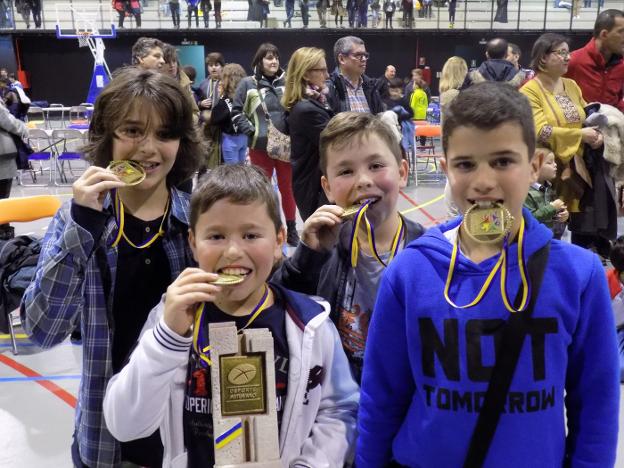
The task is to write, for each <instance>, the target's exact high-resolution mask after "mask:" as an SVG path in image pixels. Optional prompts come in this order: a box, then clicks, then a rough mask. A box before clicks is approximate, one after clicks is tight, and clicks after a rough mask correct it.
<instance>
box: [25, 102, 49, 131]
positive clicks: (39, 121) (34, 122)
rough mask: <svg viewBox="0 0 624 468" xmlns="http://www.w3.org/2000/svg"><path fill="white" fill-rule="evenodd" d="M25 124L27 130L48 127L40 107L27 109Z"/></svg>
mask: <svg viewBox="0 0 624 468" xmlns="http://www.w3.org/2000/svg"><path fill="white" fill-rule="evenodd" d="M26 122H27V124H28V127H29V128H38V127H40V126H44V127H47V125H48V123H47V120H46V116H45V113H44V112H43V109H42V108H41V107H32V106H31V107H29V108H28V112H26Z"/></svg>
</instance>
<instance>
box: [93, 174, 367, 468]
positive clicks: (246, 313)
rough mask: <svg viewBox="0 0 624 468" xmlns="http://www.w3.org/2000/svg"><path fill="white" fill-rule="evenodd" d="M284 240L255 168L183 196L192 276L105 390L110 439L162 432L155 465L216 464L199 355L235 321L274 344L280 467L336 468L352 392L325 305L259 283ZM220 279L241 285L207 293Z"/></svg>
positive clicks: (351, 415) (206, 374) (173, 292)
mask: <svg viewBox="0 0 624 468" xmlns="http://www.w3.org/2000/svg"><path fill="white" fill-rule="evenodd" d="M284 238H285V230H284V227H283V226H282V224H281V219H280V215H279V205H278V203H277V201H276V198H275V194H274V192H273V188H272V186H271V184H270V183H269V181H268V179H267V178H266V177H265V176H264V174H263V173H262V172H261V171H260V170H258V169H257V168H255V167H253V166H242V165H231V166H220V167H218V168H216V169H214V170H213V171H211V172H210V173H209V174H208V175H207V176H206V177H205V179H204V182H203V183H202V185H201V187H199V188H198V189H197V190H196V191H195V192H194V193H193V198H192V201H191V221H190V230H189V241H190V245H191V249H192V251H193V254H194V256H195V259H196V260H197V261H198V263H199V267H200V268H187V269H186V270H184V271H183V272H182V273H181V274H180V276H179V277H178V278H177V279H176V280H175V281H174V282H173V284H171V286H170V287H169V288H168V290H167V293H166V295H165V296H164V298H163V300H162V301H161V303H160V304H159V305H158V306H157V307H156V308H155V309H154V310H153V311H152V312H151V314H150V318H149V319H148V322H147V324H146V326H145V328H144V331H143V333H142V336H141V338H140V340H139V343H138V346H137V348H136V349H135V351H134V352H133V354H132V356H131V357H130V362H129V363H128V364H127V365H126V366H125V367H124V368H123V369H122V371H121V372H120V373H119V374H117V375H115V376H114V377H113V378H112V380H111V381H110V383H109V385H108V388H107V391H106V396H105V398H104V416H105V418H106V424H107V426H108V428H109V430H110V431H111V433H112V434H113V435H114V436H115V437H116V438H117V439H119V440H132V439H137V438H140V437H144V435H145V434H151V433H153V432H154V431H155V430H156V429H157V428H160V434H161V437H162V441H163V445H164V460H163V467H183V466H188V467H208V466H213V465H214V448H213V438H214V433H213V423H212V414H211V399H210V398H211V383H210V367H209V365H208V364H207V361H208V359H206V357H207V356H206V355H204V354H203V352H202V351H201V350H203V349H205V347H206V346H207V344H208V342H207V339H208V322H211V323H214V322H231V321H234V322H236V325H237V327H238V328H239V329H240V328H243V327H247V328H268V329H269V330H270V331H271V333H272V334H273V339H274V352H275V376H276V396H277V410H278V411H277V413H278V414H277V417H278V425H279V428H280V430H279V443H280V456H281V460H282V463H283V465H284V467H301V468H303V467H314V468H322V467H327V468H330V467H331V468H334V467H335V468H342V466H343V464H344V463H345V460H346V459H347V458H348V456H349V455H350V452H351V449H352V446H353V443H354V438H355V418H356V413H357V407H358V400H359V391H358V387H357V385H356V384H355V382H354V381H353V379H352V378H351V373H350V371H349V364H348V362H347V358H346V356H345V354H344V351H343V349H342V346H341V344H340V339H339V337H338V333H337V332H336V329H335V328H334V325H333V324H332V322H331V321H330V320H329V318H328V316H329V306H328V304H327V303H325V302H318V301H315V300H313V299H312V298H310V297H308V296H305V295H302V294H298V293H295V292H292V291H290V290H288V289H285V288H283V287H281V286H279V285H277V284H273V283H267V281H268V278H269V276H270V273H271V270H272V268H273V266H274V264H275V263H276V261H278V260H279V259H280V258H281V255H282V250H281V248H282V244H283V242H284ZM218 274H237V275H242V276H243V277H244V280H243V281H242V282H241V283H239V284H236V285H233V286H217V285H215V284H213V282H214V281H215V280H216V279H217V275H218ZM196 319H197V322H196ZM194 323H197V324H198V326H197V327H193V324H194ZM194 328H195V329H194Z"/></svg>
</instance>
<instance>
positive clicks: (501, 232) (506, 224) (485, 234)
mask: <svg viewBox="0 0 624 468" xmlns="http://www.w3.org/2000/svg"><path fill="white" fill-rule="evenodd" d="M512 223H513V216H511V213H509V210H508V209H507V208H505V206H503V205H502V204H500V203H487V204H479V203H475V204H474V205H472V206H471V207H470V208H469V209H468V211H466V214H465V215H464V228H465V230H466V234H468V235H469V236H470V237H471V238H472V239H473V240H475V241H477V242H482V243H489V242H499V241H501V240H502V239H503V238H504V237H505V236H506V235H507V234H508V233H509V231H510V230H511V224H512Z"/></svg>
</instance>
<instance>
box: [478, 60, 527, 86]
mask: <svg viewBox="0 0 624 468" xmlns="http://www.w3.org/2000/svg"><path fill="white" fill-rule="evenodd" d="M479 73H481V75H483V78H485V79H486V80H488V81H511V80H512V79H513V77H514V76H516V74H517V73H518V70H516V68H515V67H514V66H513V64H512V63H511V62H509V61H507V60H503V59H491V60H486V61H485V62H483V63H482V64H481V66H480V67H479Z"/></svg>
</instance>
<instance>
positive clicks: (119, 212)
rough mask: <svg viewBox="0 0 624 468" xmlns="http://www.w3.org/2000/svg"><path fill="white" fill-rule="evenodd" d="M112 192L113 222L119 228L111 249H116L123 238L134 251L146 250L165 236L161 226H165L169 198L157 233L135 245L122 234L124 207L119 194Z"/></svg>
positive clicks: (169, 203) (169, 204)
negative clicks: (113, 200)
mask: <svg viewBox="0 0 624 468" xmlns="http://www.w3.org/2000/svg"><path fill="white" fill-rule="evenodd" d="M114 192H115V203H114V212H115V220H116V221H117V226H119V227H118V230H117V237H115V240H114V241H113V243H112V244H111V247H117V245H118V244H119V242H120V241H121V238H122V237H123V238H124V239H125V241H126V242H127V243H128V244H129V245H130V246H132V247H134V248H135V249H146V248H147V247H149V246H150V245H152V244H153V243H154V242H156V241H157V240H158V238H159V237H161V236H164V235H165V231H164V230H163V226H164V225H165V221H166V219H167V214H168V213H169V208H170V207H171V198H169V197H167V205H166V206H165V214H164V215H163V219H162V221H161V222H160V226H158V232H157V233H156V234H155V235H154V237H152V238H151V239H148V240H146V241H145V242H143V243H142V244H139V245H136V244H135V243H133V242H132V241H131V240H130V239H128V236H126V234H125V233H124V222H125V221H124V218H125V215H124V206H123V203H122V202H121V199H120V198H119V193H118V192H117V190H115V191H114Z"/></svg>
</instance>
